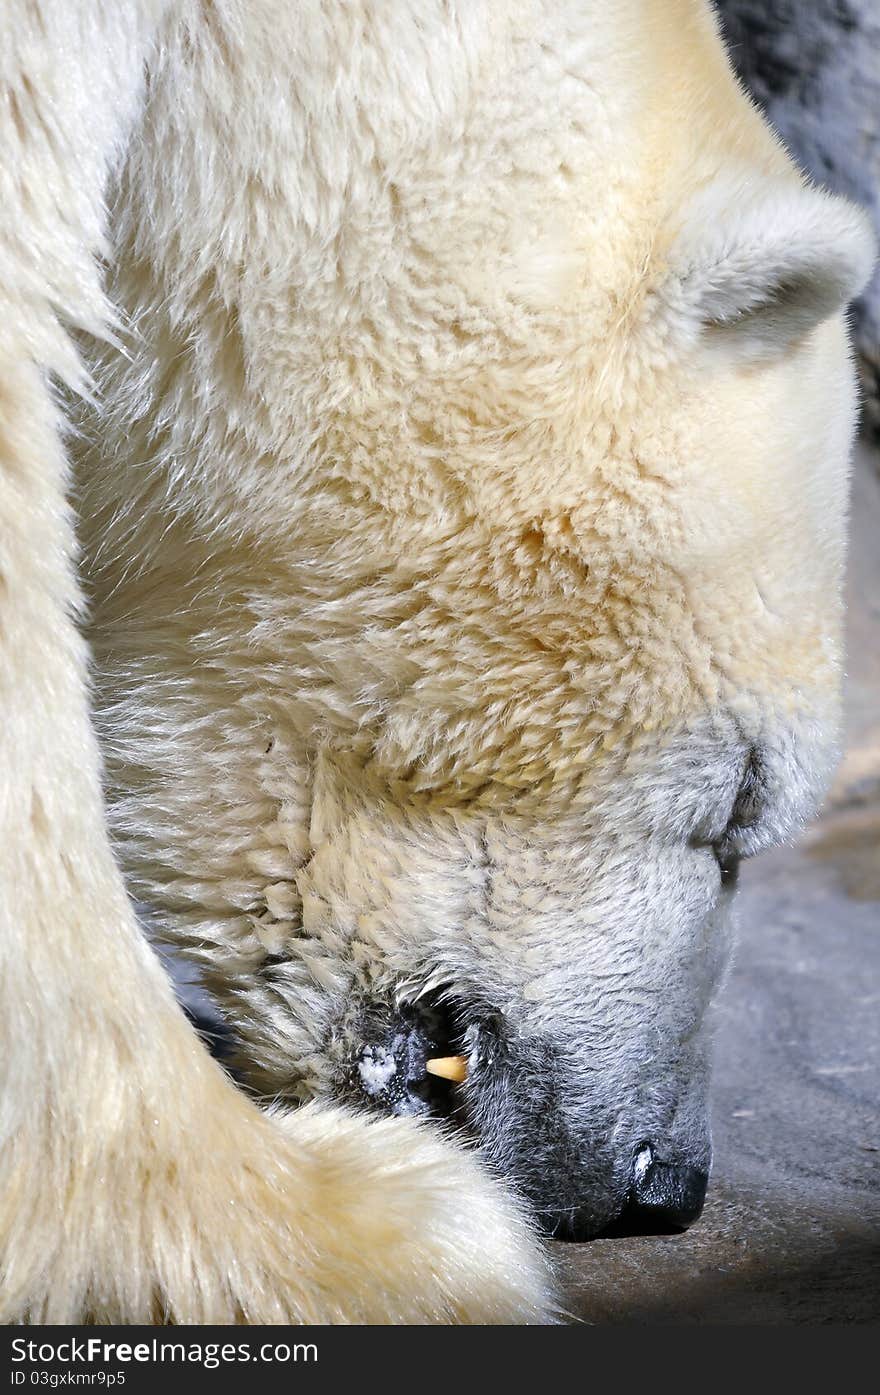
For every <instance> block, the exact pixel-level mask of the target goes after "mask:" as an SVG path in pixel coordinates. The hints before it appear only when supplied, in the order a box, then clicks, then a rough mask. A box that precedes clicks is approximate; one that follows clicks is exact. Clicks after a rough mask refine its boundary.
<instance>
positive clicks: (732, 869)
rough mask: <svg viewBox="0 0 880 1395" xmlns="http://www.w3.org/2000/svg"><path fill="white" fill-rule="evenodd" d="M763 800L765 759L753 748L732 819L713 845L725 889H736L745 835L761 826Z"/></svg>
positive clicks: (734, 803) (737, 795) (740, 784)
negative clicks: (758, 825)
mask: <svg viewBox="0 0 880 1395" xmlns="http://www.w3.org/2000/svg"><path fill="white" fill-rule="evenodd" d="M763 800H764V780H763V770H762V764H761V758H760V755H759V754H758V752H757V751H756V750H755V748H754V747H752V749H751V750H750V751H749V754H748V758H747V760H746V766H745V770H744V771H743V775H742V779H741V780H740V783H739V789H738V790H737V794H736V799H735V800H734V802H733V809H732V810H731V814H730V818H729V819H728V821H727V825H726V827H725V829H724V832H723V833H722V835H721V837H720V838H717V839H715V841H714V842H713V843H712V851H713V852H714V854H715V857H716V859H717V861H718V866H719V869H720V871H721V885H722V886H726V887H731V888H732V887H734V886H735V885H736V881H737V877H738V875H739V865H740V863H741V862H742V859H743V856H744V853H743V851H742V834H743V833H745V832H747V830H748V829H750V828H754V827H755V825H756V824H758V823H759V822H760V819H761V808H762V804H763Z"/></svg>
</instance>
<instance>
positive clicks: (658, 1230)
mask: <svg viewBox="0 0 880 1395" xmlns="http://www.w3.org/2000/svg"><path fill="white" fill-rule="evenodd" d="M708 1183H709V1174H708V1172H704V1171H703V1170H702V1168H699V1167H691V1166H689V1165H688V1164H687V1163H675V1164H673V1163H665V1162H661V1161H660V1160H659V1159H658V1158H657V1157H656V1156H655V1153H654V1149H653V1147H652V1146H651V1144H650V1143H645V1144H642V1146H641V1147H640V1148H639V1150H638V1152H637V1153H636V1157H635V1161H634V1163H633V1173H632V1183H631V1185H630V1189H629V1191H628V1193H627V1196H626V1201H625V1202H624V1205H623V1209H622V1210H621V1211H620V1213H619V1215H618V1216H617V1218H616V1219H615V1220H614V1221H612V1222H611V1224H610V1225H605V1226H602V1227H601V1228H600V1226H598V1225H597V1224H596V1220H595V1217H594V1216H593V1215H592V1213H591V1211H590V1209H589V1207H587V1206H584V1207H570V1208H567V1209H565V1210H558V1211H557V1210H554V1211H546V1210H544V1211H541V1212H540V1221H541V1228H542V1230H543V1232H544V1234H545V1235H549V1236H552V1238H553V1239H554V1240H592V1239H606V1238H607V1239H610V1238H613V1237H620V1236H625V1235H672V1234H677V1233H678V1232H680V1231H682V1230H687V1228H688V1226H690V1225H693V1223H694V1221H696V1220H697V1219H698V1218H699V1216H700V1213H701V1211H702V1209H703V1202H704V1201H705V1199H706V1187H707V1186H708Z"/></svg>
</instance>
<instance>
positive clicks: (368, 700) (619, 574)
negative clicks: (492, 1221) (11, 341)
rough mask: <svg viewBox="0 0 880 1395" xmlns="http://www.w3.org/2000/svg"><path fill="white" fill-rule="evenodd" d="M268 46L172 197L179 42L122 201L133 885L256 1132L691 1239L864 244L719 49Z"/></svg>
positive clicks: (477, 19) (705, 40)
mask: <svg viewBox="0 0 880 1395" xmlns="http://www.w3.org/2000/svg"><path fill="white" fill-rule="evenodd" d="M360 10H363V11H364V13H365V14H366V13H367V12H369V14H370V15H371V16H372V19H371V23H370V25H361V24H358V25H356V26H355V28H354V29H353V30H351V32H349V28H350V25H351V24H353V23H354V20H353V19H352V14H353V13H354V11H358V12H360ZM416 10H417V11H418V13H417V14H416ZM610 10H613V11H614V13H613V15H610V14H609V11H610ZM297 13H298V19H297V23H298V24H299V25H301V26H302V27H301V29H300V30H298V32H297V42H296V44H293V43H292V42H291V44H290V45H289V46H287V47H286V46H285V44H284V43H283V42H281V40H280V39H279V38H278V36H277V35H275V34H272V35H269V34H268V33H267V34H266V35H262V36H261V35H259V34H249V35H247V36H246V41H245V40H243V39H241V36H240V35H237V34H230V35H227V36H226V40H225V42H226V44H227V46H228V47H230V51H233V52H236V50H235V44H236V43H240V44H241V53H240V55H239V57H240V62H238V63H236V62H234V61H232V60H229V61H228V62H226V63H225V64H224V65H223V67H222V69H221V68H218V67H217V66H216V65H215V66H213V67H212V66H211V61H212V60H209V58H204V59H203V60H201V61H202V62H203V67H204V73H203V79H204V81H203V88H204V90H205V91H208V92H209V94H210V97H211V101H212V102H213V104H214V106H213V108H212V110H214V115H215V118H216V119H213V120H212V123H210V130H209V128H208V127H209V123H206V127H205V137H204V141H203V142H201V144H200V146H199V148H194V145H193V142H192V141H191V140H189V139H188V137H187V134H186V129H185V128H184V127H183V125H182V124H180V121H181V119H180V117H179V112H178V106H179V104H176V100H175V95H174V94H175V92H176V91H177V90H178V87H179V83H178V87H176V86H175V78H174V63H175V61H176V60H175V47H174V43H173V41H172V40H171V39H169V42H168V44H167V45H166V47H165V49H164V50H163V59H162V63H163V64H164V68H163V67H162V66H161V65H160V68H159V71H157V73H156V74H155V75H154V77H153V80H152V86H151V95H150V107H149V109H148V114H149V130H150V131H151V132H152V145H150V144H149V143H147V144H146V145H145V146H144V147H143V148H141V149H139V150H138V151H136V153H135V154H134V155H133V156H132V157H131V158H130V161H129V169H128V173H127V175H126V178H125V180H124V181H123V189H122V194H121V196H120V204H119V209H120V211H119V213H118V228H119V232H118V239H117V240H118V245H119V246H120V248H121V252H120V259H119V268H120V269H119V272H118V277H117V284H116V293H117V296H118V298H119V300H120V301H121V302H122V304H123V305H124V306H126V308H127V309H128V311H129V313H130V314H131V316H132V317H133V318H134V319H135V320H136V323H137V325H138V330H139V336H140V339H139V345H138V346H137V347H136V348H135V349H134V350H133V359H132V362H131V363H129V364H128V365H125V366H120V367H115V368H113V369H110V368H107V369H106V371H105V389H106V400H107V402H108V403H109V404H110V406H109V409H108V417H107V418H105V423H104V426H103V428H102V429H103V430H104V431H105V432H107V431H110V430H112V429H113V421H114V420H115V421H116V423H117V426H118V432H119V440H120V441H121V442H124V448H125V449H126V450H128V451H132V450H134V451H139V452H142V454H141V456H140V458H141V459H147V460H148V461H149V462H150V469H149V470H145V471H143V472H142V475H141V476H140V477H139V479H140V482H139V480H138V479H135V481H134V483H132V481H131V479H129V480H128V482H127V483H126V484H125V485H120V484H119V483H118V482H117V480H116V476H118V474H119V472H118V471H116V472H115V475H113V476H112V477H111V475H110V473H109V472H108V471H107V469H106V466H104V465H101V463H100V462H99V463H97V464H96V463H95V462H94V461H93V462H92V466H93V478H94V480H96V481H97V483H95V484H93V485H91V486H89V487H91V488H92V489H94V490H95V491H96V492H95V495H94V499H93V507H92V508H91V509H86V510H85V511H84V512H85V513H86V514H87V515H90V516H92V517H94V518H96V519H100V520H101V547H100V556H99V555H98V551H99V550H98V548H97V546H95V545H90V546H91V551H92V556H93V560H92V562H91V568H92V573H93V578H94V591H95V613H96V648H97V652H98V655H99V659H100V660H101V666H102V679H101V686H102V689H103V692H104V694H105V697H104V704H105V708H104V715H103V718H102V725H103V730H104V733H105V739H106V743H107V750H108V759H109V762H110V767H111V774H112V777H113V783H114V786H115V791H116V793H115V799H114V809H113V818H114V821H115V827H116V830H117V834H118V837H119V841H120V847H121V849H122V853H123V856H124V857H125V859H126V860H127V864H128V867H129V872H130V876H131V879H132V885H133V887H134V889H135V890H136V892H137V893H138V895H139V896H140V897H141V898H142V899H143V900H144V901H145V902H148V903H149V904H150V905H151V907H152V915H153V919H154V921H155V922H156V923H157V924H158V925H159V928H160V930H163V931H164V932H165V933H166V934H167V935H169V936H171V937H173V938H174V939H175V940H177V941H181V940H183V941H184V942H185V943H186V944H187V946H188V948H189V949H190V951H191V953H193V955H194V956H195V957H196V958H197V959H198V960H199V962H200V963H201V964H202V966H203V968H204V969H205V971H206V973H207V975H208V978H209V982H210V984H211V986H212V987H213V988H214V989H215V990H216V992H217V993H218V995H219V996H220V997H221V998H222V1000H223V1002H224V1003H225V1005H226V1007H227V1009H228V1011H229V1013H230V1016H231V1018H232V1021H233V1025H234V1027H235V1029H236V1031H237V1033H238V1035H239V1038H240V1041H241V1048H242V1051H241V1068H242V1071H243V1072H244V1074H245V1075H246V1076H247V1077H248V1079H249V1081H250V1082H251V1084H252V1085H254V1086H255V1087H256V1088H258V1089H260V1090H261V1091H263V1092H264V1093H266V1094H269V1095H272V1096H275V1097H279V1096H280V1097H298V1098H299V1097H305V1096H310V1095H315V1094H317V1095H321V1096H334V1095H342V1096H343V1097H346V1098H349V1099H350V1098H355V1099H357V1100H359V1101H360V1102H362V1103H368V1102H370V1101H372V1102H374V1103H375V1102H378V1103H379V1104H381V1105H384V1106H386V1107H390V1108H396V1109H401V1110H408V1111H422V1110H425V1111H428V1112H430V1111H432V1110H435V1109H437V1110H439V1111H441V1112H444V1113H446V1114H451V1116H452V1117H453V1118H454V1119H455V1120H457V1121H459V1122H461V1123H462V1124H463V1125H464V1126H465V1127H466V1128H467V1129H468V1130H469V1131H471V1132H472V1133H473V1134H474V1135H476V1136H477V1137H478V1139H479V1140H480V1143H481V1145H482V1147H483V1149H484V1150H485V1152H486V1154H487V1155H488V1156H489V1157H490V1159H492V1160H493V1162H494V1163H495V1164H496V1166H497V1167H498V1169H499V1170H501V1171H502V1172H504V1173H505V1174H506V1175H507V1176H509V1177H510V1178H511V1179H512V1180H513V1181H514V1182H515V1183H516V1185H517V1186H518V1187H519V1188H520V1190H521V1191H522V1192H523V1193H524V1194H525V1195H526V1196H527V1197H528V1198H529V1199H530V1200H531V1201H532V1202H533V1203H534V1205H535V1207H536V1208H537V1209H538V1210H539V1211H540V1213H541V1214H542V1216H543V1217H544V1219H545V1222H546V1224H547V1226H548V1228H549V1229H550V1230H551V1231H553V1232H554V1233H557V1234H561V1235H574V1236H584V1235H588V1234H593V1233H596V1232H597V1231H599V1230H601V1229H602V1228H603V1227H606V1226H607V1225H608V1224H609V1223H611V1222H613V1221H614V1220H615V1219H616V1218H618V1217H619V1216H620V1215H621V1214H622V1213H623V1212H624V1211H626V1210H627V1209H629V1210H635V1211H637V1212H640V1213H651V1214H654V1215H655V1216H657V1217H659V1218H660V1219H661V1220H666V1221H668V1222H669V1223H670V1224H678V1225H684V1224H687V1223H688V1222H689V1221H690V1220H691V1219H693V1217H694V1216H695V1215H696V1214H697V1213H698V1212H699V1209H700V1206H701V1204H702V1199H703V1193H704V1191H705V1184H706V1176H707V1174H708V1170H709V1164H710V1134H709V1123H708V1114H707V1079H708V1025H707V1024H708V1016H707V1009H708V1007H709V1004H710V1002H711V999H712V997H713V994H714V992H715V990H716V989H717V987H718V984H719V982H720V980H721V977H722V975H723V972H724V966H725V963H726V961H727V958H728V954H729V949H730V937H731V930H730V925H731V911H732V907H733V904H734V888H735V883H736V869H737V864H738V862H739V860H740V859H741V858H742V857H744V856H748V855H750V854H752V853H755V852H757V851H759V850H760V849H761V848H764V847H766V846H768V845H770V844H772V843H774V842H778V841H779V840H780V839H784V838H786V837H788V836H790V835H791V834H792V833H793V832H795V831H796V830H797V829H798V827H799V826H800V825H801V824H802V822H803V821H804V819H805V818H807V817H808V816H809V815H810V813H811V812H812V811H813V810H814V809H815V806H816V802H817V800H818V799H819V797H820V796H821V793H822V790H823V788H824V785H825V782H826V780H827V777H828V774H829V771H830V769H831V767H832V764H833V760H834V751H835V742H836V733H837V726H838V701H839V693H838V689H839V681H840V580H841V567H842V558H843V544H844V514H845V493H846V469H847V456H848V450H849V444H850V435H851V431H852V423H853V415H854V390H853V384H852V373H851V367H850V361H849V354H848V349H847V343H846V334H845V326H844V320H843V315H842V311H843V308H844V306H845V305H846V302H847V301H848V299H849V298H850V297H851V296H852V295H853V294H854V293H855V292H856V291H857V290H858V288H859V287H860V285H861V284H862V282H863V281H864V280H865V278H866V276H867V274H868V272H869V269H870V265H871V260H872V256H873V249H872V244H871V239H870V235H869V233H868V231H867V227H866V223H865V221H864V219H863V218H862V217H861V215H860V214H859V213H857V212H856V211H855V210H854V209H852V208H851V207H849V206H848V205H846V204H845V203H843V202H841V201H839V200H837V199H834V198H832V197H830V196H828V195H826V194H824V193H822V192H820V191H818V190H817V189H815V188H811V187H809V186H808V185H807V184H806V183H805V181H804V180H803V178H802V177H801V175H800V174H799V173H798V172H797V171H796V170H795V169H794V168H793V167H792V166H791V164H790V162H789V161H788V158H787V157H786V156H785V154H784V153H783V151H782V150H781V149H780V147H779V145H778V144H777V142H776V141H775V139H774V138H773V137H772V135H771V134H770V133H769V131H768V130H767V129H766V127H765V126H764V124H763V122H762V121H761V119H760V118H759V116H758V115H757V113H756V112H755V111H754V110H753V109H752V108H751V106H750V105H749V103H748V101H747V100H746V98H745V97H744V96H743V94H742V93H741V91H740V90H739V88H738V87H737V85H736V82H735V80H734V78H733V76H732V74H731V71H730V68H729V65H728V63H727V60H726V57H725V55H724V52H723V49H722V47H721V44H720V41H719V39H718V37H717V34H716V32H715V28H714V25H713V22H712V20H711V17H710V15H709V12H708V8H706V7H704V6H702V5H700V4H692V3H685V2H684V0H682V2H681V3H669V0H662V3H661V0H639V3H636V0H629V2H628V3H626V4H621V5H619V6H614V7H608V6H605V5H602V6H600V5H593V4H589V3H585V4H572V5H569V6H560V5H558V4H553V5H547V6H542V5H541V4H538V3H535V4H534V5H531V6H515V5H511V6H506V5H504V6H474V7H473V10H472V11H471V10H470V9H469V10H468V13H467V15H454V14H453V13H452V11H451V10H450V8H449V7H446V6H441V5H439V4H438V5H433V4H428V3H426V4H425V5H423V6H420V7H415V10H414V9H413V7H411V6H408V5H407V6H404V5H397V4H392V5H390V6H384V7H378V6H371V5H369V4H364V5H363V6H353V7H339V12H338V13H336V12H335V7H322V6H304V7H302V13H301V14H300V13H299V10H298V12H297ZM291 22H292V21H291ZM248 23H251V24H253V25H255V26H257V25H258V24H259V20H258V18H257V17H256V16H255V17H254V18H253V19H251V20H249V21H248ZM312 31H314V32H312ZM288 48H289V51H288ZM181 52H183V48H181ZM180 61H181V62H182V61H183V59H181V60H180ZM199 61H200V59H199V56H198V46H196V48H195V50H194V49H193V45H192V41H191V38H190V41H189V45H188V47H187V49H186V62H187V64H188V65H189V68H188V75H189V76H188V79H187V80H188V81H189V82H190V83H191V84H193V90H195V91H201V90H202V89H200V88H199V87H198V83H197V82H195V83H194V82H193V79H192V71H193V65H194V64H195V65H196V66H197V65H198V63H199ZM303 63H306V64H307V67H308V73H307V75H306V76H304V74H303V71H301V69H300V68H296V66H295V65H296V64H300V65H302V64H303ZM273 64H274V65H276V66H275V68H273V69H272V81H271V82H270V81H269V80H268V78H267V73H268V72H269V68H270V65H273ZM248 65H250V68H249V67H248ZM288 69H289V71H288ZM252 70H253V73H252V75H253V77H254V80H253V82H252V85H251V87H248V88H247V89H246V92H245V95H244V97H243V96H242V93H241V92H240V91H238V89H236V90H235V91H234V92H233V95H232V96H230V97H228V99H227V97H225V96H224V95H223V92H221V91H220V90H219V89H220V88H222V86H223V84H232V83H234V82H236V81H242V79H241V73H242V72H251V71H252ZM279 92H283V93H289V94H292V95H290V96H289V97H286V98H285V100H286V101H288V103H289V110H288V109H285V110H284V112H283V113H282V115H283V119H281V117H280V116H279V108H278V106H277V102H278V101H279V100H280V99H279V97H278V94H279ZM269 94H274V95H272V102H274V103H276V105H275V106H274V107H271V109H270V105H269ZM243 101H244V102H246V104H247V111H248V116H249V119H248V121H247V122H241V123H227V124H226V125H224V124H223V121H224V118H223V117H222V113H224V112H229V111H235V110H238V109H240V108H241V105H242V102H243ZM261 102H262V103H263V106H261ZM264 108H265V110H264ZM217 113H221V115H217ZM218 132H219V133H220V134H218ZM255 132H256V133H257V134H256V135H255ZM258 136H259V139H258V138H257V137H258ZM221 139H222V140H223V142H224V144H223V152H222V159H221V158H216V159H211V158H206V157H205V154H204V150H205V146H206V145H207V144H209V143H210V141H211V140H218V141H219V140H221ZM221 179H225V180H228V184H229V189H230V190H231V191H233V192H234V193H235V197H233V192H230V194H229V197H228V198H226V199H225V200H224V199H223V198H220V197H219V196H218V195H217V190H216V187H215V183H216V181H217V180H221ZM249 180H250V181H251V182H250V184H249V183H248V181H249ZM225 187H226V186H224V188H225ZM169 188H170V189H172V190H173V193H174V196H173V197H170V196H169V194H168V190H169ZM243 189H246V190H247V191H248V193H247V196H246V197H245V195H242V197H241V199H238V191H240V190H243ZM144 208H147V209H149V216H144V212H143V210H144ZM206 248H207V249H208V250H207V252H206V250H205V249H206ZM192 268H195V270H192ZM169 288H170V289H169ZM157 363H158V364H159V365H160V370H159V371H157V370H156V366H155V365H156V364H157ZM132 382H134V383H135V384H136V387H137V391H133V390H131V384H132ZM126 385H128V386H126ZM114 414H115V416H114ZM108 419H109V421H110V425H109V426H108V425H107V421H108ZM218 462H219V463H218ZM184 465H185V470H184V469H183V466H184ZM135 473H136V472H135ZM182 480H185V482H184V483H181V481H182ZM157 482H158V483H157ZM172 486H173V487H172ZM122 488H125V489H126V490H128V491H132V490H133V491H134V494H132V493H131V492H130V493H129V495H128V497H127V502H126V503H125V505H124V507H123V506H121V505H120V501H119V497H118V491H119V490H120V489H122ZM138 490H140V493H139V494H138V492H137V491H138ZM114 491H115V493H114ZM135 496H136V497H135ZM108 501H109V502H108ZM169 501H171V502H169ZM132 520H134V526H132ZM108 538H109V539H110V541H109V542H108ZM114 541H115V546H114ZM120 559H121V561H120ZM145 578H146V580H147V581H148V583H149V584H147V585H145ZM120 656H122V657H120ZM123 718H125V720H123ZM431 1056H462V1057H465V1058H466V1059H467V1067H468V1074H467V1079H466V1080H465V1081H464V1083H462V1084H459V1085H452V1086H448V1087H447V1086H443V1085H437V1086H436V1088H435V1087H432V1086H429V1078H428V1075H427V1074H426V1068H425V1067H426V1061H427V1059H429V1058H430V1057H431ZM444 1091H445V1094H444Z"/></svg>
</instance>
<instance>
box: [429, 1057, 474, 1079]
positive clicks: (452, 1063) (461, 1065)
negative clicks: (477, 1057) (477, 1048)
mask: <svg viewBox="0 0 880 1395" xmlns="http://www.w3.org/2000/svg"><path fill="white" fill-rule="evenodd" d="M425 1069H426V1070H427V1072H428V1074H429V1075H439V1076H442V1077H443V1079H444V1080H455V1081H457V1083H458V1084H459V1085H460V1084H461V1082H462V1081H463V1080H466V1079H467V1069H468V1068H467V1057H466V1056H435V1057H434V1059H433V1061H426V1062H425Z"/></svg>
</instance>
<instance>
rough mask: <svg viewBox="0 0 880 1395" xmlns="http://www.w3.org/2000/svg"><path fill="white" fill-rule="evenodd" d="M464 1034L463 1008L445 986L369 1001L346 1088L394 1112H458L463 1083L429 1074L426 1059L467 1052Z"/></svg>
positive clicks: (349, 1094) (451, 1114) (347, 1070)
mask: <svg viewBox="0 0 880 1395" xmlns="http://www.w3.org/2000/svg"><path fill="white" fill-rule="evenodd" d="M465 1035H466V1030H465V1026H464V1018H463V1011H462V1009H461V1007H460V1006H459V1004H458V1003H457V1002H456V1001H455V1000H454V999H453V998H452V997H451V995H450V994H449V993H448V992H447V991H446V990H444V989H437V990H435V991H433V992H431V993H427V994H424V995H422V997H420V998H418V999H417V1000H415V1001H414V1002H408V1003H400V1004H397V1005H395V1006H393V1007H392V1006H390V1005H376V1004H374V1003H373V1004H369V1005H365V1007H364V1010H363V1014H362V1016H361V1019H360V1022H359V1024H358V1037H359V1040H358V1046H357V1048H356V1049H355V1051H354V1052H353V1053H352V1055H351V1057H350V1058H349V1060H348V1062H347V1063H346V1066H345V1069H344V1071H343V1075H342V1079H341V1081H340V1088H341V1092H342V1094H343V1095H344V1096H345V1097H347V1098H349V1099H352V1100H354V1101H356V1102H358V1103H360V1104H363V1103H365V1102H368V1103H370V1104H371V1105H373V1106H375V1107H379V1108H382V1109H385V1110H386V1111H388V1112H389V1113H391V1114H410V1115H431V1116H433V1117H434V1118H443V1119H453V1118H456V1117H459V1115H460V1113H461V1111H460V1107H459V1106H460V1093H461V1092H460V1087H458V1086H456V1085H455V1084H454V1083H453V1082H452V1081H449V1080H444V1079H442V1078H440V1077H438V1076H435V1075H432V1074H430V1073H429V1072H428V1069H427V1063H428V1061H429V1060H430V1059H431V1058H432V1057H435V1056H457V1055H462V1054H466V1053H465V1050H464V1038H465Z"/></svg>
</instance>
